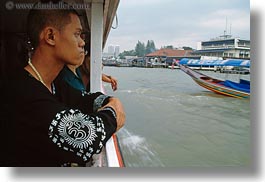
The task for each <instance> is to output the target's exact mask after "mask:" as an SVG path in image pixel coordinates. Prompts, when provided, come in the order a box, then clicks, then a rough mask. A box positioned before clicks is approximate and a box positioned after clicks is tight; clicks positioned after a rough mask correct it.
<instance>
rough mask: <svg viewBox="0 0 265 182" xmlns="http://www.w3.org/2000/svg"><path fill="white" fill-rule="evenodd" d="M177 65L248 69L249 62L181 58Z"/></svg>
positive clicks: (242, 60) (241, 60)
mask: <svg viewBox="0 0 265 182" xmlns="http://www.w3.org/2000/svg"><path fill="white" fill-rule="evenodd" d="M179 64H183V65H187V66H238V67H250V60H244V59H226V60H201V59H188V58H182V59H181V60H180V61H179Z"/></svg>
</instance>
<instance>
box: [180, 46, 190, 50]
mask: <svg viewBox="0 0 265 182" xmlns="http://www.w3.org/2000/svg"><path fill="white" fill-rule="evenodd" d="M182 48H183V49H184V50H192V48H191V47H187V46H183V47H182Z"/></svg>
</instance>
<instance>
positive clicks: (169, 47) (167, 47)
mask: <svg viewBox="0 0 265 182" xmlns="http://www.w3.org/2000/svg"><path fill="white" fill-rule="evenodd" d="M161 48H162V49H174V46H173V45H167V46H163V47H161Z"/></svg>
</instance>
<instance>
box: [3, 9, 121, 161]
mask: <svg viewBox="0 0 265 182" xmlns="http://www.w3.org/2000/svg"><path fill="white" fill-rule="evenodd" d="M81 32H82V26H81V23H80V20H79V18H78V14H77V13H76V12H75V11H74V10H71V9H53V10H48V9H33V10H31V11H30V13H29V15H28V34H29V38H30V40H31V43H32V45H33V48H34V52H33V54H32V56H31V59H29V62H28V65H27V66H25V67H24V69H21V70H14V74H13V75H12V76H9V78H8V79H6V80H2V84H1V96H2V99H1V101H2V107H1V108H3V109H2V114H1V115H3V117H2V118H1V130H2V133H1V140H2V145H1V156H0V166H61V165H64V164H65V163H69V162H73V163H78V164H81V165H84V163H85V162H87V161H89V159H90V158H91V156H92V155H93V154H94V153H99V152H100V151H101V149H102V147H103V146H104V145H105V143H106V141H107V140H108V139H109V138H110V137H111V135H112V134H113V133H115V132H116V131H117V130H119V129H120V128H121V127H122V126H123V125H124V122H125V113H124V109H123V106H122V104H121V102H120V101H119V100H118V99H117V98H112V97H109V96H106V95H103V94H102V93H95V94H88V93H86V92H80V94H79V95H80V96H79V98H77V100H76V103H74V107H73V103H71V105H66V104H63V103H61V102H59V101H58V99H57V98H56V96H55V95H54V93H55V92H56V88H55V87H54V86H53V85H54V84H53V81H54V79H55V78H56V76H57V75H58V73H59V72H60V70H61V69H62V68H63V66H64V65H65V64H73V65H76V64H80V62H82V60H83V59H84V45H85V43H84V41H83V40H82V39H81V37H80V35H81ZM10 61H12V60H10ZM91 101H94V102H91ZM71 106H72V107H71ZM91 112H93V113H92V114H88V113H91Z"/></svg>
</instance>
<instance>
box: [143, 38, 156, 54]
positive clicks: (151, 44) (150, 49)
mask: <svg viewBox="0 0 265 182" xmlns="http://www.w3.org/2000/svg"><path fill="white" fill-rule="evenodd" d="M155 50H156V48H155V43H154V41H153V40H148V41H147V44H146V49H145V54H149V53H152V52H154V51H155Z"/></svg>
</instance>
